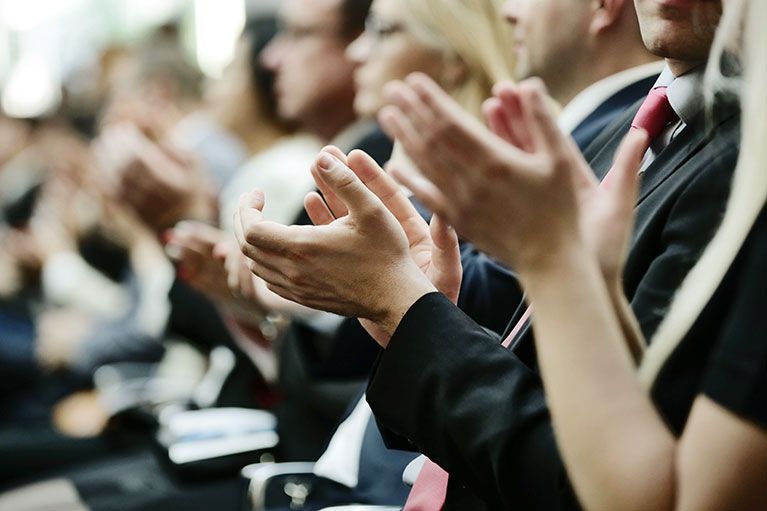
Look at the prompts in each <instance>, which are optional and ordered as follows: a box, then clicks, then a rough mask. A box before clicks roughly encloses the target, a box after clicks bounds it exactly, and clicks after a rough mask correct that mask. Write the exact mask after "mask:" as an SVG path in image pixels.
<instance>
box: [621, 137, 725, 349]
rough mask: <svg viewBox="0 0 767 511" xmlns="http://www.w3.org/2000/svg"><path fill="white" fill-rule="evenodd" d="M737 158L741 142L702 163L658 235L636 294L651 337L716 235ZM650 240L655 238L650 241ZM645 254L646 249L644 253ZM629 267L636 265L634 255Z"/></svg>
mask: <svg viewBox="0 0 767 511" xmlns="http://www.w3.org/2000/svg"><path fill="white" fill-rule="evenodd" d="M737 158H738V151H737V146H736V145H733V146H732V147H730V148H727V149H725V150H723V151H722V152H721V153H720V154H719V155H718V156H717V157H716V158H714V159H713V160H711V161H710V162H708V164H707V165H705V166H703V167H701V168H699V169H698V173H697V175H696V176H695V177H694V178H693V179H692V180H690V181H689V182H688V183H687V184H686V186H684V188H683V190H682V191H680V193H679V195H678V198H677V199H676V200H675V201H674V202H673V205H672V206H671V209H670V211H669V212H668V214H667V215H665V216H663V215H658V218H657V221H663V222H665V223H664V225H663V227H662V228H661V229H659V230H658V232H660V235H659V239H658V246H657V247H656V249H657V250H658V255H656V256H655V257H654V258H652V262H651V263H650V265H649V267H647V268H641V265H638V266H640V269H641V271H642V275H641V279H637V280H638V285H637V287H636V289H635V291H634V292H633V293H632V292H631V290H627V295H628V296H632V299H631V308H632V309H633V310H634V313H635V314H636V316H637V320H638V321H639V324H640V327H641V329H642V332H643V333H644V335H645V337H646V338H647V339H651V338H652V336H653V335H654V333H655V331H656V330H657V328H658V326H659V324H660V322H661V321H662V319H663V317H664V316H665V315H666V312H667V309H668V307H669V305H670V303H671V300H672V298H673V296H674V293H675V292H676V290H677V289H678V288H679V286H680V285H681V284H682V281H683V280H684V278H685V277H686V276H687V274H688V273H689V271H690V270H691V269H692V267H693V266H694V265H695V263H696V262H697V261H698V259H699V258H700V255H701V254H702V252H703V250H704V249H705V248H706V246H707V245H708V243H709V242H710V241H711V239H712V238H713V236H714V234H715V232H716V229H717V228H718V227H719V224H720V223H721V219H722V217H723V216H724V210H725V207H726V205H727V196H728V195H729V190H730V183H731V181H732V169H733V168H734V167H735V163H736V161H737ZM645 245H646V246H651V245H650V244H645ZM639 257H641V255H639ZM627 266H628V267H631V266H632V264H631V261H629V263H628V265H627Z"/></svg>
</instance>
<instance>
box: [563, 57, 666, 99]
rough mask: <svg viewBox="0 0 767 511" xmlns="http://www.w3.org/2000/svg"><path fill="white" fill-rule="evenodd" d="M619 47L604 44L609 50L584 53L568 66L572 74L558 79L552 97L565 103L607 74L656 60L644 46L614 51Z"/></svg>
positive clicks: (613, 73)
mask: <svg viewBox="0 0 767 511" xmlns="http://www.w3.org/2000/svg"><path fill="white" fill-rule="evenodd" d="M621 47H622V45H613V46H612V47H608V46H604V48H605V49H606V50H607V49H609V50H610V51H595V52H592V54H590V55H584V56H583V57H584V58H583V59H582V60H581V61H580V63H573V64H572V65H571V66H570V69H571V70H572V71H573V72H572V76H569V77H567V79H561V80H559V81H558V86H557V87H555V88H552V91H551V93H552V97H553V98H554V99H555V100H556V101H557V102H558V103H559V104H560V105H562V106H564V105H567V104H568V103H569V102H570V101H572V100H573V99H574V98H575V97H576V96H577V95H578V94H579V93H580V92H581V91H584V90H586V88H588V87H589V86H591V85H593V84H595V83H597V82H599V81H601V80H604V79H605V78H607V77H609V76H612V75H615V74H618V73H620V72H621V71H625V70H627V69H631V68H634V67H637V66H641V65H643V64H649V63H650V62H654V61H657V60H658V57H656V56H654V55H652V54H650V53H649V52H648V51H646V50H645V49H644V48H640V49H637V50H635V51H630V50H626V51H616V48H621Z"/></svg>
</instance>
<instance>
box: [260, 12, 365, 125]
mask: <svg viewBox="0 0 767 511" xmlns="http://www.w3.org/2000/svg"><path fill="white" fill-rule="evenodd" d="M280 18H281V21H282V25H283V27H282V29H281V32H280V34H279V35H278V36H277V37H276V38H275V39H274V40H273V41H272V42H271V43H270V44H269V46H267V47H266V49H265V50H264V52H263V53H262V56H261V58H262V62H263V64H264V65H265V67H267V68H268V69H270V70H272V71H273V72H274V73H275V75H276V79H275V93H276V95H277V99H278V110H279V114H280V116H281V117H283V118H284V119H286V120H290V121H295V122H298V123H299V124H303V123H305V122H306V121H307V120H308V119H314V120H316V118H317V117H321V116H322V112H327V111H328V110H329V109H332V108H334V106H335V105H337V104H338V102H339V101H347V102H349V103H350V102H351V101H352V98H353V94H354V88H353V77H352V76H353V75H352V74H353V67H354V66H353V65H352V64H351V63H350V62H349V61H348V60H347V59H346V57H345V55H344V52H345V49H346V45H347V44H348V43H349V40H348V38H347V37H346V35H345V34H344V31H343V28H344V27H343V19H342V12H341V0H284V2H283V4H282V8H281V14H280Z"/></svg>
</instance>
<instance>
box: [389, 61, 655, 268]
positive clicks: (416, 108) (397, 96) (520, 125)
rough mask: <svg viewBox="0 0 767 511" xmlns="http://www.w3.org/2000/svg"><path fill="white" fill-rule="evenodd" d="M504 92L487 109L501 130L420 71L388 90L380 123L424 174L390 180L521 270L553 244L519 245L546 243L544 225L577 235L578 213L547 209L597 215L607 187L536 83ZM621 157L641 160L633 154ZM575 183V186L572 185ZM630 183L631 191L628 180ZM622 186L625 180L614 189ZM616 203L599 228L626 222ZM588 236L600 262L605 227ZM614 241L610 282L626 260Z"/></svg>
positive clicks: (402, 171)
mask: <svg viewBox="0 0 767 511" xmlns="http://www.w3.org/2000/svg"><path fill="white" fill-rule="evenodd" d="M498 92H499V96H500V97H498V98H495V100H493V101H490V102H488V104H487V105H485V113H486V115H487V116H488V120H489V124H490V125H491V126H492V127H493V128H494V131H495V132H496V134H494V133H491V132H489V131H488V130H487V129H486V128H485V127H484V126H483V125H482V124H481V123H480V122H479V121H477V120H475V119H474V118H473V117H472V116H471V115H470V114H468V113H467V112H465V111H463V110H461V109H460V107H458V105H457V104H456V103H455V102H453V101H452V100H451V99H450V98H449V97H448V96H447V94H446V93H445V92H443V91H442V90H440V89H439V87H438V86H437V85H436V84H435V83H434V82H433V81H431V80H430V79H429V78H428V77H426V76H423V75H419V74H416V75H412V76H411V77H409V78H408V81H407V83H402V82H400V83H395V84H392V85H391V86H390V87H389V91H388V96H389V98H390V100H391V102H392V104H391V105H390V106H387V107H386V108H385V109H384V110H383V111H382V113H381V115H380V120H381V122H382V125H383V126H384V128H385V129H386V130H387V131H388V132H389V134H390V135H393V136H395V137H397V139H398V140H402V143H403V146H404V147H405V150H406V151H407V153H408V154H409V155H410V157H411V158H412V159H413V160H414V161H418V162H419V168H420V170H421V174H420V175H419V174H416V173H414V172H413V171H412V169H408V168H406V167H404V166H393V167H392V169H391V171H392V175H394V177H396V178H397V179H399V180H400V181H402V182H403V184H405V185H406V186H407V187H409V188H410V189H411V190H413V192H414V193H415V194H416V195H417V196H418V197H419V199H421V200H422V201H423V202H424V203H425V204H426V205H427V206H428V207H430V208H433V209H434V210H435V211H437V212H439V213H441V214H443V215H444V216H445V217H446V219H447V220H448V222H450V223H451V224H453V225H455V227H456V229H458V231H459V232H460V233H461V234H462V235H464V236H466V237H467V238H468V239H470V240H472V241H473V242H475V243H476V244H477V245H478V246H479V247H480V248H481V249H483V250H485V251H486V252H488V253H490V254H492V255H494V256H495V257H497V258H499V259H500V260H502V261H503V262H505V263H506V264H509V265H510V266H514V267H517V266H518V265H520V264H533V263H535V262H536V261H538V260H539V258H540V257H545V255H546V253H549V252H550V251H551V250H550V249H551V248H553V247H548V246H542V247H540V248H536V249H535V250H533V251H528V250H527V249H526V248H525V247H524V246H519V245H529V243H527V241H526V240H528V239H529V237H530V236H538V237H541V236H540V235H541V234H543V233H542V230H541V229H540V226H542V225H546V226H547V227H553V226H555V225H556V228H557V229H560V230H561V232H573V229H572V225H571V223H572V222H571V221H572V220H573V219H577V218H578V216H575V215H573V216H570V217H569V218H564V217H561V216H557V215H556V214H551V213H550V211H552V209H551V208H555V209H554V210H553V211H557V210H558V209H559V208H561V207H566V208H569V209H570V211H575V210H576V209H578V208H580V209H583V210H584V211H585V210H590V209H591V208H589V207H587V206H588V204H589V203H594V204H599V205H600V207H603V206H604V202H605V201H602V200H599V195H600V194H601V193H602V190H603V189H602V188H600V187H599V186H598V184H597V182H596V179H595V178H594V177H593V173H592V172H591V170H590V169H589V168H588V165H587V164H586V163H585V162H584V161H583V158H582V157H581V156H580V154H579V152H578V150H577V148H576V147H575V146H574V144H573V142H572V141H571V140H569V139H567V138H565V137H564V136H562V134H561V133H560V132H559V128H558V127H557V126H556V124H554V123H553V122H551V115H550V113H549V110H548V106H547V104H546V100H545V99H544V94H545V92H544V90H543V87H542V84H541V83H540V81H539V80H528V81H526V82H523V83H521V84H519V85H518V86H517V87H515V88H514V87H511V86H510V85H508V84H507V85H506V86H505V87H502V88H500V90H499V91H498ZM501 92H502V93H501ZM637 133H638V134H637V136H638V137H641V136H643V135H642V134H641V133H639V132H637ZM638 142H639V141H638V140H631V141H630V148H636V147H638ZM622 154H623V155H624V156H625V157H626V158H633V157H635V153H631V152H630V151H628V149H627V150H625V151H623V152H622ZM563 170H567V172H564V171H563ZM570 170H572V172H570ZM572 180H574V181H575V183H576V185H577V186H576V187H575V188H574V187H573V186H570V182H571V181H572ZM613 180H614V179H613V178H611V179H608V181H613ZM629 184H630V185H632V186H634V185H635V183H634V182H628V183H625V185H626V186H628V185H629ZM619 185H621V186H622V185H624V182H623V181H621V182H620V183H616V185H615V187H617V186H619ZM595 197H596V198H595ZM616 203H617V205H618V206H620V208H621V209H619V210H615V211H614V210H612V209H611V210H606V211H599V212H596V213H594V217H595V219H598V220H599V222H600V223H601V224H602V225H601V227H605V226H607V225H612V224H611V222H612V221H613V220H614V219H615V217H616V216H618V215H621V216H622V217H626V216H628V217H630V215H627V214H626V210H625V208H624V207H623V203H622V202H620V201H616ZM610 206H611V207H612V208H613V209H615V207H613V206H612V205H610ZM605 209H607V208H606V207H605ZM586 223H589V222H586ZM585 230H586V231H587V232H588V235H589V236H592V237H593V244H594V251H595V253H598V254H600V256H601V255H602V254H603V253H605V252H604V250H605V247H606V246H607V245H608V244H609V243H608V242H607V241H605V240H603V239H602V238H598V237H597V236H595V235H594V233H599V232H602V230H601V229H593V228H592V227H589V228H588V229H585ZM511 231H513V232H514V234H513V236H510V235H509V233H510V232H511ZM610 236H611V237H615V236H617V238H618V239H619V242H618V243H613V244H614V245H616V246H617V248H613V247H610V248H611V250H610V251H609V254H610V255H609V257H607V256H606V257H605V265H604V266H605V270H606V271H607V272H609V273H610V278H611V279H616V280H617V278H618V277H616V275H619V274H620V271H618V268H620V264H616V263H615V261H621V262H622V259H623V257H622V255H623V251H624V247H625V241H624V240H625V230H624V229H623V228H621V229H620V233H619V234H618V235H613V234H611V235H610ZM549 238H550V239H551V240H552V241H553V240H555V239H556V237H549ZM543 241H544V240H542V242H543ZM610 241H612V238H610ZM523 242H524V243H523ZM600 244H601V245H603V246H600ZM616 253H617V254H618V255H617V256H616V255H615V254H616ZM621 264H622V263H621Z"/></svg>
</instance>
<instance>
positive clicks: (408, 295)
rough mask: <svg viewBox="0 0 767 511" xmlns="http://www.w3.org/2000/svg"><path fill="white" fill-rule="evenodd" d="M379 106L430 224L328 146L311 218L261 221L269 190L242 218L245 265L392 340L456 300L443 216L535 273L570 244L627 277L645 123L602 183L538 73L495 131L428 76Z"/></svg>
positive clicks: (245, 205)
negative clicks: (306, 221) (442, 300)
mask: <svg viewBox="0 0 767 511" xmlns="http://www.w3.org/2000/svg"><path fill="white" fill-rule="evenodd" d="M387 96H388V99H389V101H390V104H389V105H388V106H387V107H385V108H384V109H383V110H382V112H381V113H380V115H379V118H380V121H381V124H382V126H383V127H384V129H385V130H386V131H387V132H388V133H389V134H390V135H391V136H393V137H394V138H395V139H396V140H397V141H398V142H399V143H401V144H402V146H403V147H404V149H405V151H406V152H407V154H408V155H409V156H410V158H411V159H412V160H413V161H415V162H417V163H418V169H415V168H413V167H412V166H409V165H404V164H397V163H393V164H390V169H389V170H390V173H391V176H393V177H394V178H396V179H397V181H399V182H400V183H402V184H404V185H405V186H407V187H408V188H409V189H410V190H412V191H413V193H414V194H415V195H416V197H418V198H419V199H420V200H421V201H422V202H423V203H424V204H425V205H426V206H427V207H429V208H430V209H431V210H432V211H434V212H435V213H436V215H435V219H434V220H433V222H432V225H431V229H429V227H428V226H426V224H425V222H423V220H421V219H420V217H419V216H418V214H417V212H416V211H415V209H414V208H413V207H412V206H411V205H410V202H409V201H408V200H407V198H406V197H405V196H404V195H403V194H402V192H401V191H400V188H399V186H398V185H397V183H396V182H395V181H394V180H393V179H392V177H390V176H389V175H387V174H386V173H385V172H384V171H383V170H382V169H380V167H378V166H377V165H376V164H375V163H374V162H373V161H372V160H371V159H370V158H369V157H368V156H367V155H365V154H364V153H361V152H358V151H355V152H352V153H351V154H349V155H348V157H347V156H345V155H344V154H343V153H341V152H340V151H338V150H337V149H335V148H326V149H324V150H323V151H322V152H321V153H320V155H319V157H318V159H317V161H316V162H315V164H314V166H313V168H312V172H313V174H314V176H315V180H316V181H317V184H318V185H319V187H320V189H321V191H322V192H323V196H324V200H323V198H322V197H320V195H318V194H310V195H308V196H307V198H306V204H305V205H306V208H307V212H308V213H309V215H310V217H311V218H312V220H313V222H314V223H315V226H283V225H279V224H276V223H273V222H268V221H265V220H264V219H263V216H262V214H261V211H262V209H263V206H264V200H265V197H264V196H263V194H262V193H261V192H260V191H257V190H256V191H254V192H252V193H250V194H247V195H245V196H243V198H242V201H241V204H240V209H239V211H238V213H237V215H236V216H237V218H236V221H235V225H236V235H237V240H238V242H239V245H240V249H241V250H242V253H243V254H245V255H246V256H247V257H248V259H249V260H250V261H249V263H248V264H249V268H250V270H252V271H253V272H254V273H255V274H256V275H258V276H259V277H260V278H262V279H263V280H264V281H266V282H267V283H268V284H269V288H270V289H271V290H272V291H274V292H275V293H277V294H278V295H280V296H282V297H284V298H287V299H288V300H292V301H295V302H298V303H301V304H304V305H306V306H309V307H312V308H315V309H321V310H326V311H329V312H335V313H338V314H342V315H346V316H355V317H358V318H360V319H361V320H362V321H363V324H364V325H365V327H366V328H367V329H368V331H369V332H370V333H371V334H372V335H373V337H374V338H376V340H377V341H378V342H379V343H380V344H381V345H382V346H384V347H386V345H387V343H388V339H389V338H390V336H391V335H392V334H393V332H394V330H395V329H396V327H397V325H398V324H399V322H400V321H401V319H402V317H403V316H404V314H405V313H406V312H407V310H408V309H409V308H410V307H411V306H412V304H413V303H415V302H416V301H417V300H418V299H419V298H420V297H421V296H423V295H425V294H427V293H429V292H433V291H435V290H439V291H441V292H443V293H445V294H446V295H448V296H449V297H450V298H451V299H453V300H455V298H456V295H457V293H458V289H459V286H460V278H461V270H460V257H459V252H458V241H457V237H456V235H455V233H454V232H453V231H452V229H450V228H449V227H447V225H452V226H455V228H456V229H457V231H458V232H459V233H460V234H461V235H462V236H464V237H465V238H466V239H469V240H471V241H473V242H474V243H475V244H476V245H477V246H478V247H479V248H481V249H482V250H484V251H486V252H487V253H489V254H490V255H492V256H494V257H496V258H498V259H499V260H500V261H502V262H504V263H506V264H508V265H509V266H511V267H513V268H515V269H516V270H517V271H518V272H519V274H520V277H521V279H522V282H523V284H524V282H525V277H526V276H528V275H531V274H533V273H535V272H540V271H547V268H549V267H550V266H551V265H553V264H558V262H561V258H562V257H563V255H566V254H567V253H568V251H569V250H571V249H572V248H573V247H576V248H579V249H583V250H587V251H589V252H590V253H591V254H592V255H593V257H594V258H595V259H596V260H597V261H598V263H599V265H600V268H601V269H602V272H603V275H604V277H605V279H606V280H607V281H608V284H610V285H612V283H613V282H618V281H619V279H620V275H621V273H622V268H623V262H624V259H625V251H626V247H627V242H628V238H629V233H630V227H631V222H632V210H633V205H634V197H635V194H636V186H637V169H638V166H639V164H640V161H641V158H642V156H643V154H642V153H643V149H644V147H645V145H646V137H647V135H646V133H644V132H642V131H635V132H632V133H631V134H630V135H629V136H628V137H627V139H626V141H625V142H624V145H623V147H622V148H621V150H620V152H619V154H618V156H617V158H616V162H615V165H614V167H613V169H612V171H611V172H610V173H609V175H608V176H607V178H606V179H605V181H604V182H603V184H602V185H600V184H599V183H598V182H597V179H596V178H595V177H594V174H593V173H592V171H591V169H590V168H589V166H588V165H587V164H586V162H585V161H584V160H583V158H582V157H581V155H580V153H579V151H578V149H577V147H576V146H575V144H574V143H573V142H572V140H571V139H569V138H568V137H567V136H565V135H564V134H562V132H561V131H560V130H559V128H558V126H557V124H556V121H555V119H554V117H553V116H552V114H551V112H550V111H549V109H548V106H547V101H548V99H547V96H546V91H545V89H544V87H543V85H542V83H541V82H540V81H539V80H528V81H525V82H523V83H520V84H519V85H516V86H515V85H512V84H501V85H499V86H498V87H497V88H496V90H495V94H494V97H493V98H491V99H490V100H488V101H487V103H486V104H485V108H484V110H485V115H486V117H487V120H488V124H489V125H490V128H491V130H492V132H491V131H488V129H487V128H485V126H483V125H482V123H481V122H479V121H478V120H476V119H474V118H473V117H472V116H471V115H470V114H468V113H466V112H464V111H463V110H462V109H461V108H460V107H459V106H458V105H457V104H456V103H455V102H454V101H453V100H452V99H450V97H449V96H448V95H447V94H446V93H445V92H443V91H442V90H441V89H439V87H438V86H437V85H436V84H435V83H434V82H432V81H431V80H430V79H429V78H427V77H426V76H423V75H420V74H416V75H412V76H410V77H409V78H408V79H407V80H406V82H395V83H392V84H390V85H389V86H388V90H387Z"/></svg>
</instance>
